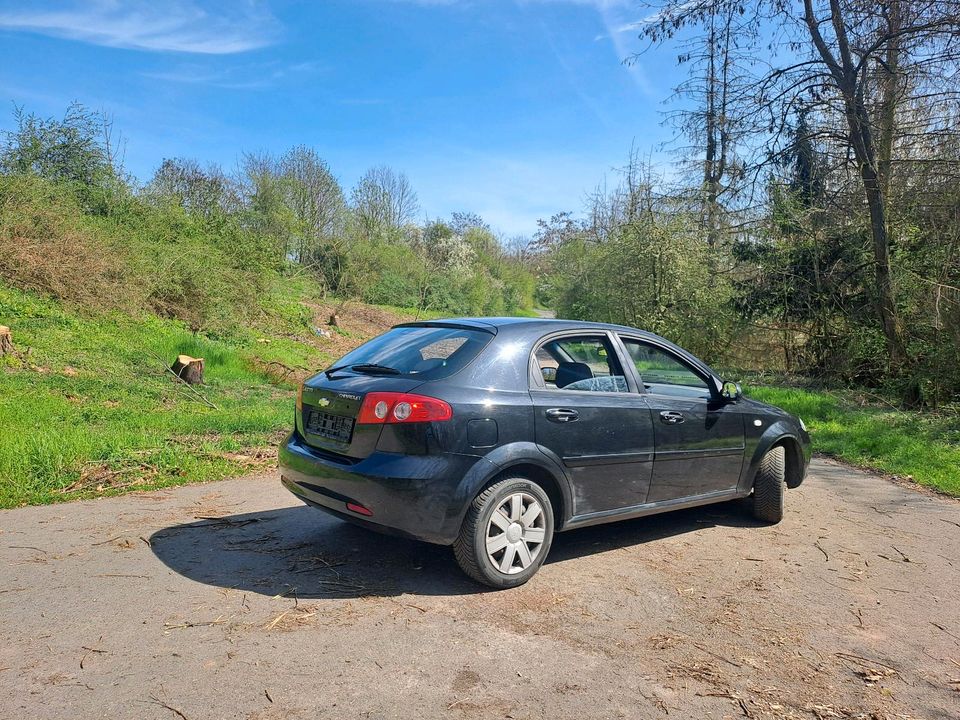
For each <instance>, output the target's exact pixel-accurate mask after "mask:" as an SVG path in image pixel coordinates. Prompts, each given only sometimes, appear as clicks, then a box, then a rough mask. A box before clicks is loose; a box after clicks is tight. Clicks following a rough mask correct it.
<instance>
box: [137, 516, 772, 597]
mask: <svg viewBox="0 0 960 720" xmlns="http://www.w3.org/2000/svg"><path fill="white" fill-rule="evenodd" d="M757 524H758V523H757V522H756V521H754V520H752V519H751V518H750V517H749V514H748V513H747V512H746V511H745V509H744V506H743V504H742V503H741V502H736V501H735V502H729V503H722V504H718V505H710V506H706V507H701V508H693V509H689V510H680V511H676V512H671V513H665V514H662V515H655V516H652V517H647V518H638V519H636V520H628V521H625V522H618V523H611V524H608V525H598V526H594V527H589V528H583V529H580V530H573V531H570V532H565V533H559V534H557V535H556V536H555V537H554V541H553V548H552V549H551V551H550V557H549V558H548V559H547V563H558V562H564V561H568V560H573V559H576V558H579V557H582V556H585V555H590V554H593V553H597V552H604V551H607V550H613V549H617V548H623V547H629V546H633V545H642V544H643V543H647V542H653V541H656V540H659V539H662V538H666V537H672V536H676V535H682V534H684V533H689V532H694V531H696V530H699V529H702V528H706V527H711V526H718V525H719V526H729V527H751V526H755V525H757ZM150 547H151V549H152V550H153V552H154V554H155V555H156V556H157V557H158V558H159V559H160V560H161V561H162V562H163V563H164V564H165V565H167V566H168V567H169V568H171V569H172V570H174V571H175V572H177V573H179V574H180V575H183V576H185V577H187V578H190V579H191V580H195V581H197V582H201V583H205V584H208V585H215V586H218V587H224V588H232V589H240V590H243V591H246V592H255V593H259V594H262V595H269V596H274V595H289V596H291V597H293V596H296V597H298V598H302V599H320V598H345V597H364V596H371V595H372V596H381V597H390V596H397V595H402V594H405V593H410V594H420V595H467V594H473V593H479V592H485V591H486V590H487V588H484V587H482V586H480V585H478V584H477V583H474V582H472V581H471V580H469V579H467V578H466V576H464V575H463V573H461V572H460V570H459V568H458V567H457V565H456V561H455V560H454V558H453V553H452V552H451V551H450V549H449V548H447V547H442V546H439V545H431V544H428V543H421V542H416V541H413V540H406V539H403V538H396V537H391V536H386V535H380V534H378V533H375V532H371V531H369V530H365V529H362V528H359V527H356V526H354V525H351V524H349V523H347V522H344V521H342V520H338V519H336V518H334V517H332V516H330V515H327V514H325V513H323V512H319V511H317V510H315V509H313V508H309V507H307V506H297V507H288V508H281V509H278V510H269V511H264V512H257V513H244V514H238V515H228V516H225V517H221V518H215V519H203V520H198V521H196V522H191V523H184V524H180V525H172V526H170V527H166V528H163V529H161V530H158V531H156V532H155V533H154V534H153V535H151V536H150Z"/></svg>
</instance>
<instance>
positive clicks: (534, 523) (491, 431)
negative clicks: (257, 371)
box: [280, 318, 810, 588]
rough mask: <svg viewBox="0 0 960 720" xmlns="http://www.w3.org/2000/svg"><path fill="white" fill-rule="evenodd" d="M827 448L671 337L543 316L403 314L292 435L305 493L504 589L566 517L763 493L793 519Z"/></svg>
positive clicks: (304, 397) (309, 399)
mask: <svg viewBox="0 0 960 720" xmlns="http://www.w3.org/2000/svg"><path fill="white" fill-rule="evenodd" d="M809 460H810V438H809V436H808V435H807V432H806V428H805V427H804V425H803V421H802V420H800V419H799V418H796V417H793V416H792V415H790V414H788V413H786V412H784V411H783V410H780V409H778V408H776V407H772V406H770V405H765V404H763V403H760V402H757V401H755V400H749V399H747V398H745V397H743V396H742V395H741V392H740V387H739V386H738V385H737V384H736V383H733V382H724V381H722V380H721V379H720V377H719V376H718V375H717V374H716V373H715V372H714V371H713V370H711V369H710V367H708V366H707V365H706V364H704V363H703V362H701V361H700V360H698V359H697V358H695V357H694V356H693V355H691V354H690V353H688V352H686V351H685V350H682V349H681V348H679V347H677V346H676V345H673V344H672V343H670V342H668V341H666V340H664V339H663V338H661V337H658V336H657V335H653V334H650V333H647V332H643V331H641V330H635V329H633V328H629V327H622V326H617V325H606V324H600V323H589V322H576V321H566V320H543V319H527V318H471V319H456V320H435V321H429V322H414V323H407V324H403V325H397V326H396V327H394V328H392V329H391V330H389V331H388V332H386V333H384V334H383V335H381V336H379V337H377V338H374V339H373V340H371V341H370V342H368V343H366V344H364V345H361V346H360V347H358V348H357V349H356V350H353V351H352V352H350V353H348V354H347V355H345V356H344V357H343V358H341V359H340V360H339V361H338V362H336V363H334V365H333V366H332V367H330V368H329V369H327V370H325V371H323V372H321V373H318V374H317V375H315V376H313V377H312V378H310V379H309V380H307V381H306V382H305V383H304V384H303V385H302V386H301V387H300V390H299V392H298V395H297V405H296V421H295V427H294V429H293V432H292V433H291V434H290V436H289V437H288V438H287V439H286V440H285V441H284V442H283V444H282V446H281V448H280V467H281V477H282V482H283V484H284V485H285V486H286V487H287V489H289V490H290V491H291V492H292V493H294V494H295V495H297V496H298V497H299V498H301V499H302V500H303V501H305V502H307V503H308V504H310V505H313V506H315V507H318V508H321V509H322V510H326V511H327V512H329V513H332V514H334V515H336V516H337V517H339V518H342V519H344V520H348V521H350V522H353V523H357V524H359V525H362V526H365V527H368V528H371V529H374V530H379V531H382V532H388V533H394V534H399V535H402V536H405V537H410V538H415V539H417V540H424V541H427V542H432V543H439V544H442V545H452V546H453V550H454V554H455V556H456V559H457V562H458V563H459V564H460V567H462V568H463V570H464V571H465V572H466V573H467V574H468V575H469V576H470V577H472V578H474V579H475V580H477V581H479V582H481V583H485V584H487V585H490V586H492V587H496V588H508V587H514V586H516V585H520V584H522V583H524V582H526V581H527V580H529V579H530V577H531V576H532V575H533V574H534V573H535V572H536V571H537V569H538V568H539V567H540V566H541V565H542V564H543V562H544V560H545V559H546V557H547V554H548V553H549V551H550V544H551V541H552V539H553V534H554V533H555V532H560V531H563V530H572V529H574V528H579V527H584V526H586V525H594V524H597V523H606V522H611V521H614V520H622V519H626V518H635V517H639V516H642V515H649V514H653V513H660V512H664V511H667V510H675V509H678V508H687V507H691V506H695V505H704V504H707V503H715V502H722V501H726V500H731V499H734V498H745V497H748V496H749V497H750V503H751V507H752V511H753V513H754V515H755V516H756V517H757V518H758V519H760V520H763V521H767V522H778V521H779V520H780V519H781V518H782V517H783V506H784V495H785V494H786V489H787V488H794V487H797V486H798V485H799V484H800V483H801V482H802V481H803V478H804V475H805V474H806V470H807V465H808V463H809Z"/></svg>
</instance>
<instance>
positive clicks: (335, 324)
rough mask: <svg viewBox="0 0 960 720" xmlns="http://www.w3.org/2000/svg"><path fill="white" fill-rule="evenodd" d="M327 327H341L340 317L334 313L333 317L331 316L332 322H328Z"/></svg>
mask: <svg viewBox="0 0 960 720" xmlns="http://www.w3.org/2000/svg"><path fill="white" fill-rule="evenodd" d="M327 325H330V326H331V327H335V328H338V327H340V316H339V315H337V314H336V313H333V315H331V316H330V320H329V321H327Z"/></svg>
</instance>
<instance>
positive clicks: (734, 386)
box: [720, 380, 743, 402]
mask: <svg viewBox="0 0 960 720" xmlns="http://www.w3.org/2000/svg"><path fill="white" fill-rule="evenodd" d="M720 394H721V395H723V398H724V400H729V401H730V402H735V401H737V400H739V399H740V398H741V397H742V396H743V389H742V388H741V387H740V383H738V382H733V381H732V380H725V381H724V382H723V389H722V390H721V391H720Z"/></svg>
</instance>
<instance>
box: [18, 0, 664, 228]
mask: <svg viewBox="0 0 960 720" xmlns="http://www.w3.org/2000/svg"><path fill="white" fill-rule="evenodd" d="M643 15H644V11H643V10H642V9H641V8H640V7H638V4H637V3H635V2H634V1H633V0H519V1H511V0H315V1H314V2H300V3H298V2H293V1H292V0H274V1H273V2H253V1H251V0H232V1H230V0H220V1H209V0H176V1H175V2H161V1H160V0H155V1H154V2H149V1H142V0H127V1H121V0H81V1H73V2H46V1H43V0H36V1H35V2H31V3H24V2H8V1H5V0H0V99H2V100H4V101H5V103H6V106H7V107H6V108H5V109H4V111H3V112H0V129H8V128H10V127H11V125H12V117H11V112H10V111H11V110H12V107H13V104H18V105H23V106H24V107H25V108H26V109H27V110H29V111H34V112H37V113H38V114H41V115H45V116H47V115H60V114H62V112H63V110H64V108H65V107H66V105H67V103H69V102H70V101H71V100H79V101H80V102H82V103H84V104H85V105H87V106H89V107H92V108H96V109H103V110H106V111H107V112H109V113H111V114H112V115H113V117H114V120H115V125H116V128H117V129H118V130H119V131H121V132H122V134H123V137H124V139H125V141H126V155H125V159H126V165H127V168H128V169H129V170H130V171H131V172H133V173H134V174H135V175H136V176H137V177H139V178H140V179H143V180H145V179H148V178H149V177H150V175H151V174H152V172H153V170H154V169H155V168H156V167H157V166H158V165H159V164H160V162H161V161H162V159H163V158H165V157H191V158H196V159H198V160H200V161H201V162H204V163H207V162H213V163H217V164H220V165H222V166H223V167H224V168H225V169H227V170H231V169H232V168H233V167H234V166H235V164H236V162H237V159H238V158H239V156H240V155H241V154H242V152H244V151H253V150H256V151H260V150H265V151H272V152H277V153H279V152H282V151H283V150H285V149H287V148H288V147H290V146H292V145H294V144H299V143H305V144H308V145H311V146H313V147H315V148H316V149H317V150H318V151H319V152H320V154H321V155H322V156H323V157H324V158H325V159H326V160H327V161H328V162H329V163H330V165H331V168H332V169H333V171H334V173H335V174H336V175H337V177H338V178H339V179H340V181H341V183H342V184H343V185H344V187H345V189H346V190H347V191H348V192H349V188H350V187H351V186H352V185H353V184H354V183H355V182H356V180H357V179H358V178H359V177H360V175H362V173H363V172H364V170H366V168H368V167H370V166H372V165H377V164H387V165H390V166H392V167H394V168H396V169H398V170H402V171H404V172H405V173H407V175H408V176H409V177H410V180H411V182H412V183H413V185H414V187H415V189H416V190H417V192H418V194H419V196H420V202H421V205H422V208H423V214H424V216H429V217H443V216H447V215H449V214H450V213H451V212H453V211H456V210H469V211H473V212H477V213H480V214H481V215H482V216H483V217H484V218H485V219H487V221H488V222H490V223H491V224H492V225H493V226H494V227H495V228H496V229H498V230H499V231H501V232H503V233H504V234H505V235H508V236H509V235H516V234H530V233H532V232H533V231H534V230H535V227H536V220H537V218H540V217H548V216H549V215H551V214H553V213H554V212H557V211H559V210H572V211H579V210H581V209H582V207H583V201H584V197H585V195H586V194H587V193H589V192H590V191H592V190H593V189H594V188H595V187H596V186H597V185H598V184H599V183H600V182H601V181H602V180H603V179H604V176H605V175H606V176H607V177H608V178H609V177H610V171H611V169H612V168H615V167H618V166H621V165H622V164H623V163H624V161H625V160H626V157H627V155H628V152H629V150H630V147H631V145H632V144H635V145H636V147H637V148H639V149H640V150H641V151H644V152H647V151H656V149H657V147H658V146H659V144H660V143H661V142H662V141H664V140H666V139H668V138H669V137H670V136H671V134H672V131H670V130H669V129H666V128H664V127H662V124H661V123H662V113H663V111H664V109H665V106H664V105H663V101H664V100H665V99H666V98H667V97H668V96H669V95H670V92H671V88H672V87H673V86H674V85H675V84H676V83H677V81H678V80H679V73H680V71H679V70H678V69H677V68H676V66H675V54H674V53H672V52H670V51H668V50H666V49H664V50H660V51H656V52H651V53H647V54H646V55H644V56H643V57H642V58H641V61H640V62H639V63H637V64H634V65H633V66H630V67H627V66H625V65H624V64H623V63H622V60H623V58H624V57H626V56H627V55H629V54H631V53H632V52H634V51H635V50H637V49H638V48H639V41H638V40H636V30H635V29H632V28H630V24H631V23H634V22H636V21H637V20H638V19H641V18H642V17H643ZM655 157H659V158H661V162H664V163H666V162H669V156H664V155H662V154H661V153H656V154H655Z"/></svg>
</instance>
